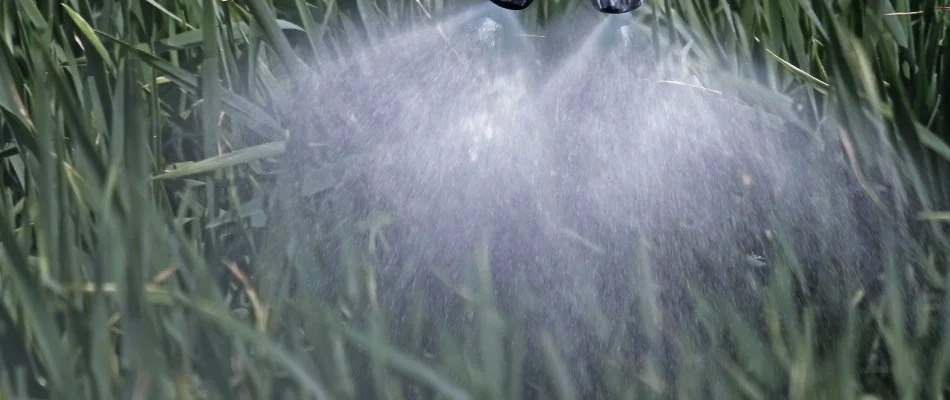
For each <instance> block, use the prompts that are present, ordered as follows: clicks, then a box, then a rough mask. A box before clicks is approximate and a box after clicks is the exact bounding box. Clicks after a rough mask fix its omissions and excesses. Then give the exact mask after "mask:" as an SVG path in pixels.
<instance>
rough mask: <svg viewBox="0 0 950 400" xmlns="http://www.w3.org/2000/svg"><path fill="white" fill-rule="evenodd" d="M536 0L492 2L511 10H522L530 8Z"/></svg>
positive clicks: (497, 0) (500, 0)
mask: <svg viewBox="0 0 950 400" xmlns="http://www.w3.org/2000/svg"><path fill="white" fill-rule="evenodd" d="M532 1H534V0H491V2H492V3H495V5H497V6H499V7H501V8H507V9H509V10H515V11H520V10H524V9H525V8H528V6H530V5H531V2H532Z"/></svg>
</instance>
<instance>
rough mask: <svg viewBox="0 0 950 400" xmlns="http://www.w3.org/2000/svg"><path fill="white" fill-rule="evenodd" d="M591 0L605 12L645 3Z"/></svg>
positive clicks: (626, 9) (638, 1)
mask: <svg viewBox="0 0 950 400" xmlns="http://www.w3.org/2000/svg"><path fill="white" fill-rule="evenodd" d="M492 1H495V0H492ZM590 2H591V3H592V4H593V5H594V8H596V9H597V11H600V12H602V13H605V14H623V13H628V12H630V11H633V10H636V9H638V8H640V6H642V5H643V0H590Z"/></svg>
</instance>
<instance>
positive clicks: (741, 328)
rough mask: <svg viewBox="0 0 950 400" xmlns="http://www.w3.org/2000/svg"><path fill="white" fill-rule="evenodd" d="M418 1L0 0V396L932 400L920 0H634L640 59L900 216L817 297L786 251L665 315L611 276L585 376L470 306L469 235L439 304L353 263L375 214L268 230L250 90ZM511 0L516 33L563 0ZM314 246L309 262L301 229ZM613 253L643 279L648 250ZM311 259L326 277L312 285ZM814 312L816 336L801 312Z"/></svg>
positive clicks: (277, 83) (940, 346) (277, 86)
mask: <svg viewBox="0 0 950 400" xmlns="http://www.w3.org/2000/svg"><path fill="white" fill-rule="evenodd" d="M444 3H446V2H443V1H439V0H413V1H409V0H406V1H396V0H377V1H371V0H358V1H353V2H335V1H334V0H295V1H291V0H286V1H273V2H269V1H266V0H244V1H229V2H219V1H215V0H201V1H184V0H170V1H160V2H159V1H132V0H124V1H115V2H113V1H100V0H67V1H64V2H61V3H57V2H42V1H33V0H25V1H15V2H2V4H0V40H2V43H0V60H2V62H0V176H2V179H3V192H2V196H0V202H2V204H0V224H2V227H0V309H2V312H0V316H2V319H0V337H2V341H0V342H2V347H0V360H2V364H3V368H0V398H31V397H33V398H57V399H67V398H94V399H109V398H117V397H121V398H182V399H192V398H298V397H299V398H304V397H306V398H419V397H431V398H451V399H467V398H492V399H494V398H522V397H528V396H529V395H532V394H533V395H536V396H539V398H552V397H557V398H563V399H570V398H592V397H590V396H589V395H587V393H590V392H596V393H598V394H599V396H600V397H599V398H611V399H613V398H644V397H648V398H652V397H659V398H665V397H676V398H686V399H691V398H704V397H707V396H711V397H715V398H730V399H731V398H789V399H815V398H829V399H830V398H834V399H857V398H865V399H868V398H882V399H884V398H901V399H919V398H932V399H941V398H945V397H946V396H947V395H948V393H950V384H948V382H950V376H948V373H950V335H947V334H946V332H948V331H950V292H948V289H950V269H948V267H947V265H948V259H947V250H948V242H947V238H946V236H945V232H946V224H947V222H948V221H950V216H948V215H950V214H948V213H950V211H948V209H947V206H948V204H950V201H948V200H950V198H948V197H950V184H948V182H950V179H948V178H950V176H948V173H950V169H948V166H950V164H948V161H950V147H948V145H947V141H948V138H947V135H948V132H950V126H948V122H947V116H948V115H950V102H948V101H947V99H946V97H947V94H948V93H950V92H948V90H947V88H948V87H950V82H947V78H946V77H947V76H948V72H950V52H948V51H947V50H948V46H950V37H948V27H950V11H948V10H947V6H946V5H942V4H940V3H939V2H937V1H933V0H931V1H915V2H911V1H908V0H894V1H886V0H885V1H869V0H866V1H858V0H853V1H830V0H829V1H822V0H796V1H774V2H773V1H732V0H730V1H706V0H662V1H661V0H652V1H651V2H649V4H648V5H647V6H646V7H645V8H644V9H642V10H640V11H638V14H637V18H641V19H642V20H643V21H644V22H645V23H648V24H650V25H649V26H651V27H652V29H653V33H652V34H653V35H654V39H655V43H656V46H657V47H656V50H657V52H658V53H662V52H665V49H667V48H668V47H666V46H673V48H677V49H679V48H681V47H682V46H684V45H686V49H687V50H685V51H683V52H682V55H683V57H684V58H686V59H687V60H692V61H695V65H696V72H697V73H698V74H700V75H701V76H702V77H704V78H705V81H706V82H704V84H705V85H706V86H708V87H711V88H714V89H717V90H722V91H729V90H732V91H734V92H737V94H738V95H741V96H743V97H744V98H745V99H746V100H747V101H748V102H752V103H755V104H761V105H763V106H764V107H769V109H770V110H772V111H773V112H776V113H780V114H785V115H787V116H789V117H795V118H798V119H800V120H801V121H802V123H804V124H806V125H807V126H811V127H819V126H823V125H824V124H826V123H827V122H828V121H835V122H837V123H838V124H839V125H837V126H843V127H847V128H846V129H840V130H839V131H838V132H837V135H836V136H837V137H838V139H839V140H838V142H836V143H831V144H829V145H831V146H841V148H842V149H843V151H844V152H846V153H847V154H848V156H849V157H851V160H852V163H851V169H852V172H853V174H855V176H857V177H860V179H861V180H862V181H863V182H865V183H866V185H867V186H868V187H869V188H870V189H869V191H868V193H870V194H874V193H879V192H878V191H877V190H874V187H875V185H878V184H883V185H885V186H888V187H889V188H890V189H891V190H889V191H887V193H888V197H887V198H882V199H879V200H880V202H881V204H887V205H888V206H890V207H892V208H893V207H894V205H895V204H898V205H900V204H902V205H904V206H905V207H906V208H905V209H906V210H910V211H909V213H910V219H911V222H912V224H911V227H912V229H911V232H910V233H912V238H913V239H908V238H907V237H905V236H902V235H897V234H894V235H890V233H891V232H887V231H883V232H882V233H881V241H882V243H884V249H885V251H884V252H883V253H882V254H883V255H884V256H882V257H880V260H879V262H876V263H873V265H867V266H862V267H863V268H865V269H866V270H868V271H872V274H871V275H873V276H875V277H877V278H878V279H876V280H875V282H877V284H875V285H874V287H867V288H865V287H862V286H861V285H851V286H849V287H841V291H842V292H844V293H842V298H846V299H849V301H846V302H844V305H843V306H842V307H839V308H837V309H829V308H828V307H830V306H828V305H827V304H825V302H824V300H823V299H819V298H812V297H810V296H809V295H808V291H807V290H804V289H803V288H808V287H811V286H813V285H815V284H816V282H813V281H809V279H812V278H811V277H812V275H811V274H809V271H810V270H813V269H814V268H818V267H820V266H815V265H808V264H807V263H804V262H799V261H798V260H797V258H796V255H795V254H792V253H790V252H785V253H779V254H782V257H780V258H778V259H777V260H776V261H775V262H773V263H772V265H771V266H770V268H771V272H770V274H769V277H768V279H766V280H765V281H764V282H763V286H762V289H761V297H760V298H758V299H750V300H749V302H753V303H755V304H758V305H760V307H758V308H754V309H756V310H758V311H756V312H754V313H750V312H748V311H740V310H738V309H736V304H734V302H729V301H726V300H727V299H723V298H718V297H716V296H715V295H714V294H708V293H707V294H703V293H696V295H695V296H694V297H693V298H692V299H691V301H692V304H693V306H692V310H693V311H692V313H693V314H691V315H692V321H694V323H695V324H696V325H697V326H698V327H699V329H695V330H691V331H690V332H693V333H691V334H690V335H684V336H677V335H676V334H674V333H670V332H669V331H664V329H663V325H662V322H661V321H660V320H659V318H658V317H657V314H660V313H661V310H658V309H657V308H656V307H655V303H654V302H652V301H651V299H652V298H653V297H654V295H651V294H650V293H649V292H648V291H647V292H638V295H637V296H630V297H631V298H630V299H629V304H625V305H623V307H622V308H623V309H626V310H630V312H629V315H628V316H627V315H625V316H623V318H628V317H629V319H630V320H631V321H635V322H632V323H629V324H620V325H623V327H622V328H616V329H613V330H610V329H606V328H605V329H604V332H608V333H605V334H604V337H606V338H608V339H609V340H604V342H605V343H607V345H605V347H603V348H602V349H601V350H602V353H601V355H599V356H598V357H599V359H600V360H601V361H602V362H601V363H600V364H599V366H598V368H599V370H598V371H599V373H598V374H596V376H597V377H598V378H599V379H598V381H597V382H595V383H589V382H587V383H585V382H578V381H577V379H576V377H575V375H574V374H573V373H572V370H571V367H570V365H569V362H568V361H567V359H566V357H565V355H564V354H563V352H562V351H561V348H562V346H563V343H562V342H561V341H562V340H564V338H561V337H559V336H558V335H556V334H555V333H552V332H537V329H535V328H536V327H535V326H532V325H531V322H530V321H527V320H519V319H518V318H512V317H511V314H504V313H501V312H499V310H498V307H497V302H496V299H495V298H494V297H495V293H496V292H497V290H496V289H495V287H494V285H495V284H496V282H493V279H492V273H491V262H490V257H488V256H487V252H488V251H489V248H490V246H491V245H492V242H491V241H490V238H488V237H486V238H485V239H484V240H483V241H481V242H479V243H472V248H473V252H472V254H473V257H472V266H473V268H471V269H470V270H471V275H470V276H468V277H464V279H462V280H461V281H460V283H459V282H456V283H455V284H456V285H457V286H454V287H452V288H451V290H452V291H453V293H454V294H455V295H454V296H453V297H451V301H446V300H445V299H442V298H429V297H427V296H428V295H427V292H424V291H421V290H420V291H409V292H400V293H397V294H398V296H399V298H400V299H404V301H403V303H404V304H401V305H399V307H401V308H396V306H394V305H393V304H394V303H393V302H392V301H393V299H392V298H393V296H395V295H394V294H393V292H392V288H391V285H388V282H387V279H388V277H387V276H385V275H381V272H380V271H378V270H377V268H376V265H377V262H378V258H377V257H379V254H380V252H384V251H385V249H383V248H384V247H385V246H386V244H387V240H386V235H387V234H388V233H387V230H386V226H388V224H389V223H390V221H389V220H387V219H386V216H385V214H375V215H377V217H375V218H372V219H368V220H366V221H362V222H361V223H358V224H357V223H354V224H353V225H352V226H351V227H350V229H346V230H345V232H343V233H340V232H324V233H321V235H322V236H321V237H313V238H306V237H293V236H290V237H288V236H284V235H282V234H280V233H279V232H278V231H281V230H282V228H283V227H288V226H292V225H293V223H294V221H293V218H292V216H289V215H287V214H286V213H281V212H280V206H279V204H280V203H281V201H282V200H286V199H281V198H280V197H281V196H282V193H285V192H282V191H279V190H275V188H276V187H277V186H278V184H279V182H278V180H279V178H278V176H279V175H280V174H279V172H280V171H281V168H282V165H283V164H282V161H283V159H282V158H281V157H282V155H283V154H284V153H285V151H286V146H285V143H286V142H287V141H288V140H289V139H290V138H291V137H292V136H293V135H295V134H296V135H299V134H300V133H299V132H293V131H292V130H288V129H287V126H288V125H287V123H286V120H285V119H284V116H285V115H286V110H283V109H281V104H283V103H282V101H281V99H280V98H279V96H281V95H282V93H285V92H284V89H283V88H284V87H285V86H286V85H287V84H288V82H291V83H292V82H293V79H290V78H293V77H294V76H296V74H298V73H300V71H303V70H306V69H308V68H316V69H319V68H321V67H323V66H321V65H318V64H317V63H315V62H311V61H308V60H314V59H319V57H316V58H315V57H313V56H314V55H326V54H331V53H333V52H335V51H339V49H345V48H346V46H347V42H348V41H351V40H360V41H374V40H380V38H382V37H385V35H386V34H388V32H391V30H392V29H395V28H396V27H399V26H403V25H402V24H403V23H410V24H411V23H412V22H413V21H423V20H426V19H428V18H430V16H431V15H438V14H439V13H451V12H452V9H451V8H444V7H443V5H444ZM538 3H539V4H537V5H535V6H534V7H532V8H531V9H529V11H526V13H527V14H524V15H523V17H524V18H525V22H526V24H534V23H543V22H544V21H546V20H547V19H550V18H555V17H556V16H557V15H558V14H559V13H563V12H565V10H567V9H569V8H570V7H572V6H574V3H575V2H567V1H547V2H544V1H541V2H538ZM579 6H586V3H585V4H581V5H579ZM710 66H714V67H715V68H710ZM723 82H726V83H725V84H723ZM717 83H720V85H719V86H722V87H717V85H716V84H717ZM737 85H745V86H741V89H740V90H736V88H737V87H739V86H737ZM882 160H883V161H882ZM894 160H896V162H894ZM882 207H887V206H882ZM873 214H874V216H875V217H874V218H877V217H878V216H879V214H880V215H883V216H884V217H894V215H892V211H890V209H885V210H884V211H880V210H878V211H875V212H874V213H873ZM279 228H280V229H279ZM321 241H324V242H326V243H333V246H327V247H325V249H332V250H333V252H334V253H333V254H328V253H326V252H323V253H321V250H320V248H319V247H318V246H309V245H308V244H309V243H310V242H314V243H316V242H320V243H323V242H321ZM631 246H632V247H635V249H636V250H635V251H634V252H633V253H634V254H638V255H639V258H636V259H631V260H630V265H631V269H632V272H631V273H630V276H632V277H634V278H631V279H637V281H638V282H642V281H643V280H646V279H648V278H650V275H649V273H650V271H651V268H649V265H650V264H649V260H650V258H649V253H648V251H649V250H648V247H647V246H640V245H636V246H634V245H633V244H632V245H631ZM302 273H307V274H309V275H308V276H315V277H316V278H314V279H312V280H311V279H306V280H302V279H299V276H301V275H300V274H302ZM330 275H333V276H334V280H333V281H332V282H334V284H333V287H315V286H319V284H320V282H325V281H328V280H323V281H321V280H320V279H319V278H320V276H330ZM433 279H434V278H433ZM312 282H317V283H312ZM817 283H818V284H820V282H817ZM432 284H433V285H436V284H439V285H443V287H444V286H445V285H444V284H443V283H442V282H435V283H432ZM314 289H320V290H314ZM516 302H520V303H523V304H524V306H525V307H529V303H530V299H528V298H524V299H520V298H519V299H517V301H516ZM590 314H591V315H592V316H596V314H597V312H596V310H591V311H590ZM608 318H609V319H615V318H618V317H616V316H614V315H610V316H603V317H602V318H601V320H607V319H608ZM829 318H834V319H835V321H834V322H835V323H836V326H837V327H836V328H835V329H834V330H824V328H821V327H822V326H825V324H823V322H822V321H824V320H827V319H829ZM644 349H649V351H647V350H644ZM660 349H662V351H661V350H660ZM532 354H539V355H540V356H539V357H535V356H532ZM631 354H633V355H634V356H630V355H631ZM671 360H673V361H675V362H672V363H671V362H670V361H671ZM671 364H675V365H676V367H677V368H676V370H675V371H673V372H671V371H666V370H664V369H665V368H667V367H668V366H669V365H671ZM522 366H524V367H525V368H522ZM281 396H287V397H281Z"/></svg>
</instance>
